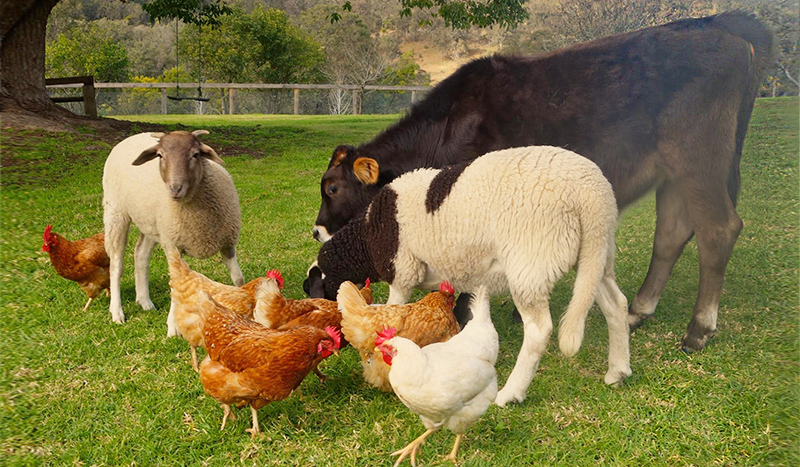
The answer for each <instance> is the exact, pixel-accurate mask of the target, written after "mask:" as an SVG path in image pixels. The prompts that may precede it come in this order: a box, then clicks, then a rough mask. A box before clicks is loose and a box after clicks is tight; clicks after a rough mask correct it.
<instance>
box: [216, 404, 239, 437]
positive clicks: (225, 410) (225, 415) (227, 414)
mask: <svg viewBox="0 0 800 467" xmlns="http://www.w3.org/2000/svg"><path fill="white" fill-rule="evenodd" d="M221 405H222V411H223V412H222V426H221V427H219V431H222V430H224V429H225V423H226V422H227V421H228V418H229V417H230V419H231V421H235V420H236V414H235V413H233V411H232V410H231V406H230V405H228V404H221Z"/></svg>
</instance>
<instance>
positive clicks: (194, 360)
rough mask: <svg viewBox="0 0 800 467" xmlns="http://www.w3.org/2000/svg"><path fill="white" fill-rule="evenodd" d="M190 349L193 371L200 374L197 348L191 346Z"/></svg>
mask: <svg viewBox="0 0 800 467" xmlns="http://www.w3.org/2000/svg"><path fill="white" fill-rule="evenodd" d="M190 347H191V348H192V369H193V370H194V371H195V372H197V373H200V367H199V366H197V347H195V346H193V345H191V346H190Z"/></svg>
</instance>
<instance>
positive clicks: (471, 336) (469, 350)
mask: <svg viewBox="0 0 800 467" xmlns="http://www.w3.org/2000/svg"><path fill="white" fill-rule="evenodd" d="M470 307H471V309H472V314H473V318H472V320H471V321H470V322H469V323H468V324H467V325H466V326H465V327H464V329H463V330H462V331H461V332H460V333H459V334H457V335H456V336H454V337H452V338H450V340H448V341H447V342H442V343H437V344H431V345H428V346H426V347H423V348H419V347H418V346H417V345H416V344H415V343H414V342H412V341H410V340H408V339H405V338H402V337H394V328H388V329H385V330H384V331H383V332H378V338H377V339H376V341H375V345H376V346H377V347H378V349H379V350H380V351H381V353H382V354H383V359H384V361H385V362H386V363H387V364H389V365H390V366H391V369H390V371H389V382H390V383H391V384H392V389H393V390H394V392H395V394H397V397H399V398H400V400H401V401H402V402H403V404H405V406H406V407H408V408H409V409H411V411H413V412H414V413H416V414H417V415H419V418H420V419H421V420H422V423H423V424H424V425H425V428H427V431H425V433H423V434H422V435H421V436H420V437H419V438H417V439H415V440H414V441H412V442H411V443H410V444H409V445H408V446H406V447H405V448H403V449H401V450H399V451H397V452H394V453H392V455H393V456H396V455H399V456H400V457H399V458H398V459H397V462H395V464H394V465H395V467H396V466H397V465H399V464H400V462H402V461H403V459H405V457H406V456H408V455H409V454H410V455H411V465H412V466H414V465H416V453H417V449H418V448H419V446H420V445H421V444H422V443H423V442H424V441H425V438H427V437H428V436H430V435H431V434H432V433H434V432H436V431H438V430H439V429H440V428H442V427H443V426H444V427H447V428H448V429H449V430H450V431H452V432H454V433H455V434H456V441H455V444H454V445H453V449H452V451H450V454H449V455H448V456H447V457H445V459H450V460H452V461H453V462H455V460H456V453H457V451H458V446H459V444H460V443H461V438H462V436H463V434H464V433H465V432H466V431H467V430H468V429H469V427H470V426H471V425H472V424H473V423H475V421H477V420H478V419H479V418H480V417H481V415H483V413H484V412H486V409H488V408H489V405H491V403H492V402H494V399H495V396H496V395H497V373H496V372H495V369H494V365H495V362H496V361H497V353H498V351H499V343H498V339H497V331H495V329H494V326H493V325H492V320H491V317H490V316H489V296H488V294H487V292H486V289H485V288H484V287H481V288H479V289H478V291H477V292H476V293H475V295H474V297H473V299H472V302H471V304H470Z"/></svg>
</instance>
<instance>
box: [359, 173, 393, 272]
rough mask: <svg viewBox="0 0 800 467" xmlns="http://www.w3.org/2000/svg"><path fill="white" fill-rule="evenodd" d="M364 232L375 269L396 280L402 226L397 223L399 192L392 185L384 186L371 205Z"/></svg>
mask: <svg viewBox="0 0 800 467" xmlns="http://www.w3.org/2000/svg"><path fill="white" fill-rule="evenodd" d="M362 233H363V235H364V242H365V243H366V245H367V251H368V252H369V255H370V257H371V258H372V265H373V267H374V268H375V271H376V272H377V273H378V274H379V275H380V277H381V279H383V280H385V281H386V282H388V283H390V284H391V283H392V282H394V274H395V269H394V258H395V256H397V249H398V246H399V243H400V226H399V224H398V223H397V193H396V192H395V191H394V190H393V189H392V188H391V187H390V186H387V187H384V188H383V189H382V190H381V191H380V193H378V196H376V197H375V199H374V200H372V204H370V205H369V214H368V215H367V218H366V219H365V222H364V227H363V232H362Z"/></svg>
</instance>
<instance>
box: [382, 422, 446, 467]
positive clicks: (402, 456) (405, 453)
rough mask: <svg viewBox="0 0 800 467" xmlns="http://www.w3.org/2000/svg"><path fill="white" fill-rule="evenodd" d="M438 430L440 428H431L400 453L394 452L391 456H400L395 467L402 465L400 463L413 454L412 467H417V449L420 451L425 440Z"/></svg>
mask: <svg viewBox="0 0 800 467" xmlns="http://www.w3.org/2000/svg"><path fill="white" fill-rule="evenodd" d="M438 430H439V428H431V429H429V430H427V431H426V432H425V433H422V435H420V437H419V438H417V439H415V440H414V441H412V442H410V443H408V446H406V447H404V448H403V449H401V450H399V451H395V452H393V453H392V454H391V455H392V456H398V455H399V456H400V457H399V458H398V459H397V462H395V463H394V467H397V466H398V465H400V463H401V462H403V459H405V458H406V456H408V455H409V454H411V467H416V465H417V449H419V447H420V446H421V445H422V444H423V443H424V442H425V438H427V437H428V436H430V435H432V434H433V433H435V432H436V431H438Z"/></svg>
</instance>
